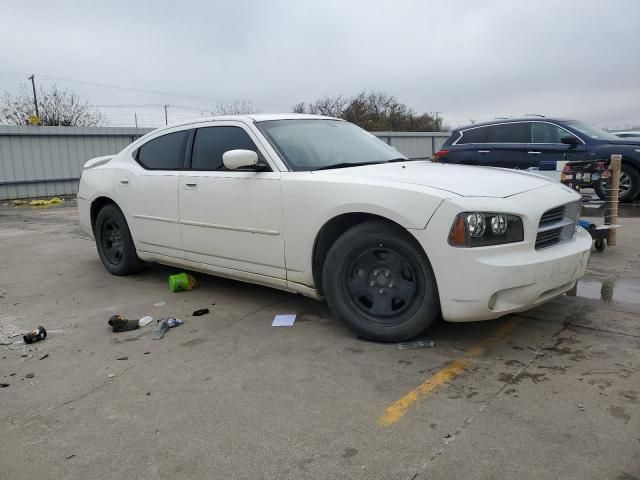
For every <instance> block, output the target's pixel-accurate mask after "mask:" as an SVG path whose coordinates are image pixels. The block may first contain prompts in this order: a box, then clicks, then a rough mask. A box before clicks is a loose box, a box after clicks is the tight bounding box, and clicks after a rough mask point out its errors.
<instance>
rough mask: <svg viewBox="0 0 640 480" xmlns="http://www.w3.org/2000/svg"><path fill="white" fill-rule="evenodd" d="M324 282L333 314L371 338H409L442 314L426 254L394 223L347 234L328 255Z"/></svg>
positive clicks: (367, 226) (363, 226) (361, 226)
mask: <svg viewBox="0 0 640 480" xmlns="http://www.w3.org/2000/svg"><path fill="white" fill-rule="evenodd" d="M322 278H323V282H322V283H323V290H324V294H325V297H326V299H327V303H328V304H329V307H330V308H331V310H332V312H333V313H334V314H335V315H336V316H337V317H338V318H339V319H340V320H342V321H343V322H344V323H345V324H346V325H347V327H349V329H351V330H352V331H353V332H355V333H356V335H358V336H360V337H362V338H366V339H368V340H376V341H384V342H392V341H403V340H408V339H411V338H413V337H415V336H417V335H419V334H420V333H422V332H423V331H424V330H426V329H427V328H428V327H429V326H430V325H431V324H432V323H433V322H434V320H436V319H437V318H438V317H439V315H440V304H439V301H438V292H437V286H436V281H435V278H434V275H433V271H432V269H431V265H430V264H429V261H428V259H427V257H426V255H425V254H424V252H423V251H422V250H421V248H420V246H419V245H417V243H416V242H415V241H413V239H412V238H410V237H409V235H408V233H407V232H406V231H404V230H403V229H401V228H399V227H396V226H395V225H392V224H390V223H386V222H382V221H370V222H365V223H361V224H359V225H357V226H356V227H354V228H352V229H351V230H348V231H347V232H346V233H344V234H343V235H342V236H341V237H340V238H339V239H338V240H337V241H336V242H335V243H334V245H333V247H332V248H331V250H330V251H329V253H328V255H327V258H326V261H325V263H324V268H323V275H322Z"/></svg>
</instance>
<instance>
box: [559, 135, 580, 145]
mask: <svg viewBox="0 0 640 480" xmlns="http://www.w3.org/2000/svg"><path fill="white" fill-rule="evenodd" d="M560 142H561V143H564V144H565V145H578V139H577V138H576V137H574V136H573V135H567V136H566V137H562V138H561V139H560Z"/></svg>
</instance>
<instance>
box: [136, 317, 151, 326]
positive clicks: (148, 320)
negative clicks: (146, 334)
mask: <svg viewBox="0 0 640 480" xmlns="http://www.w3.org/2000/svg"><path fill="white" fill-rule="evenodd" d="M151 322H153V317H150V316H149V315H147V316H146V317H142V318H141V319H140V320H138V326H139V327H140V328H142V327H146V326H147V325H149V324H150V323H151Z"/></svg>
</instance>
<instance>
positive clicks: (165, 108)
mask: <svg viewBox="0 0 640 480" xmlns="http://www.w3.org/2000/svg"><path fill="white" fill-rule="evenodd" d="M168 106H169V105H165V106H164V124H165V125H169V122H168V120H167V107H168Z"/></svg>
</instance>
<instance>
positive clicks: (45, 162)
mask: <svg viewBox="0 0 640 480" xmlns="http://www.w3.org/2000/svg"><path fill="white" fill-rule="evenodd" d="M149 131H150V129H136V128H113V127H31V126H19V127H16V126H4V125H2V126H0V200H6V199H12V198H33V197H46V196H53V195H67V194H73V193H76V192H77V190H78V179H79V178H80V172H81V171H82V165H84V163H85V162H86V161H87V160H89V159H90V158H93V157H98V156H101V155H109V154H112V153H117V152H119V151H120V150H122V148H123V147H125V146H126V145H128V144H129V143H131V142H132V141H133V140H134V139H136V138H138V137H139V136H141V135H144V134H145V133H147V132H149Z"/></svg>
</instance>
